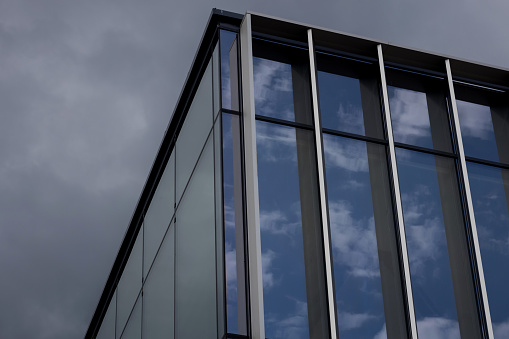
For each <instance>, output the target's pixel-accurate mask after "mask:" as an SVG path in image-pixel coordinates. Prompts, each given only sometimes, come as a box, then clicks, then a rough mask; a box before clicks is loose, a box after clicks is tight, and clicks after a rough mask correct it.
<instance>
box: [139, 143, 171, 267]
mask: <svg viewBox="0 0 509 339" xmlns="http://www.w3.org/2000/svg"><path fill="white" fill-rule="evenodd" d="M174 205H175V156H174V153H172V154H171V156H170V159H169V160H168V164H167V165H166V168H165V170H164V172H163V175H162V177H161V180H160V181H159V184H158V185H157V189H156V192H155V193H154V197H153V198H152V201H151V202H150V206H149V208H148V210H147V213H146V214H145V219H144V222H143V226H144V228H145V229H144V232H145V233H144V240H143V241H144V243H143V276H144V277H146V276H147V272H148V271H149V269H150V266H151V265H152V262H153V261H154V257H155V255H156V252H157V250H158V249H159V245H160V244H161V241H162V240H163V236H164V233H165V232H166V230H167V229H168V226H169V225H170V220H171V218H172V217H173V212H174V210H175V208H174Z"/></svg>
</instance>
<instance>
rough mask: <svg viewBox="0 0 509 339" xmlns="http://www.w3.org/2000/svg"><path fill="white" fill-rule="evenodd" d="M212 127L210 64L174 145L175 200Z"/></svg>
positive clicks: (187, 178)
mask: <svg viewBox="0 0 509 339" xmlns="http://www.w3.org/2000/svg"><path fill="white" fill-rule="evenodd" d="M211 128H212V66H211V63H209V65H208V66H207V69H206V71H205V74H204V75H203V78H202V79H201V82H200V86H199V87H198V90H197V92H196V95H195V96H194V98H193V102H192V104H191V107H190V108H189V112H188V113H187V116H186V120H185V122H184V125H183V126H182V129H181V131H180V133H179V136H178V139H177V145H176V152H177V157H176V171H177V180H176V193H177V202H178V201H179V200H180V197H181V196H182V192H183V191H184V188H185V187H186V185H187V181H188V180H189V177H190V176H191V172H192V170H193V168H194V165H195V164H196V161H197V160H198V156H199V155H200V152H201V150H202V148H203V145H204V144H205V141H206V140H207V137H208V135H209V132H210V129H211Z"/></svg>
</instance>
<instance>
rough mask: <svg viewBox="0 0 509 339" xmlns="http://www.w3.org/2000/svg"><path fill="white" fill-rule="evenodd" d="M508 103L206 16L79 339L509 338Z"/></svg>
mask: <svg viewBox="0 0 509 339" xmlns="http://www.w3.org/2000/svg"><path fill="white" fill-rule="evenodd" d="M508 91H509V71H508V70H502V69H498V68H494V67H490V66H484V65H479V64H475V63H471V62H467V61H463V60H459V59H456V58H450V57H446V56H441V55H435V54H431V53H427V52H422V51H416V50H413V49H409V48H404V47H400V46H395V45H392V44H387V43H384V42H379V41H374V40H369V39H365V38H360V37H357V36H353V35H349V34H345V33H340V32H335V31H331V30H328V29H323V28H318V27H314V26H309V25H305V24H299V23H295V22H290V21H286V20H281V19H276V18H272V17H268V16H265V15H260V14H255V13H247V14H245V15H238V14H233V13H227V12H223V11H220V10H213V12H212V15H211V17H210V20H209V23H208V26H207V28H206V30H205V33H204V35H203V38H202V41H201V44H200V47H199V49H198V52H197V54H196V57H195V59H194V62H193V65H192V68H191V71H190V72H189V75H188V78H187V81H186V83H185V86H184V88H183V91H182V93H181V96H180V99H179V101H178V103H177V106H176V108H175V111H174V113H173V118H172V119H171V121H170V123H169V127H168V129H167V131H166V134H165V136H164V139H163V141H162V144H161V147H160V149H159V152H158V154H157V157H156V159H155V162H154V165H153V167H152V170H151V172H150V175H149V177H148V179H147V183H146V185H145V187H144V189H143V192H142V194H141V197H140V200H139V202H138V205H137V207H136V210H135V211H134V214H133V217H132V220H131V223H130V225H129V227H128V230H127V232H126V234H125V237H124V240H123V243H122V246H121V248H120V251H119V253H118V256H117V258H116V260H115V262H114V265H113V268H112V271H111V273H110V275H109V277H108V280H107V283H106V286H105V288H104V291H103V293H102V295H101V298H100V300H99V303H98V306H97V309H96V311H95V314H94V316H93V319H92V321H91V323H90V326H89V328H88V332H87V334H86V338H100V339H117V338H122V339H124V338H150V339H152V338H175V339H184V338H185V339H190V338H219V339H222V338H253V339H263V338H270V339H283V338H293V339H298V338H312V339H328V338H330V339H336V338H342V339H343V338H355V339H357V338H376V339H378V338H415V339H416V338H420V339H427V338H432V339H436V338H463V339H467V338H488V339H493V338H497V339H498V338H509V306H508V305H509V293H508V292H507V287H508V286H509V208H508V204H509V97H508Z"/></svg>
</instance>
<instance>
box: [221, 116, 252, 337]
mask: <svg viewBox="0 0 509 339" xmlns="http://www.w3.org/2000/svg"><path fill="white" fill-rule="evenodd" d="M234 140H235V141H234ZM223 180H224V186H223V187H224V188H223V190H224V239H225V245H224V246H225V267H226V303H227V306H226V307H227V326H228V332H229V333H235V334H244V335H247V321H246V319H247V315H246V289H245V286H246V285H245V279H244V278H245V267H244V230H243V227H244V224H243V215H242V173H241V152H240V124H239V117H238V116H236V115H230V114H226V113H225V114H223Z"/></svg>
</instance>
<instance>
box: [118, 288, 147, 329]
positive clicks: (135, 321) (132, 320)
mask: <svg viewBox="0 0 509 339" xmlns="http://www.w3.org/2000/svg"><path fill="white" fill-rule="evenodd" d="M141 299H142V297H141V293H140V295H139V297H138V300H137V301H136V305H135V306H134V309H133V312H132V313H131V315H130V317H129V321H128V322H127V325H126V327H125V329H124V332H123V333H122V336H121V338H122V339H141Z"/></svg>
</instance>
